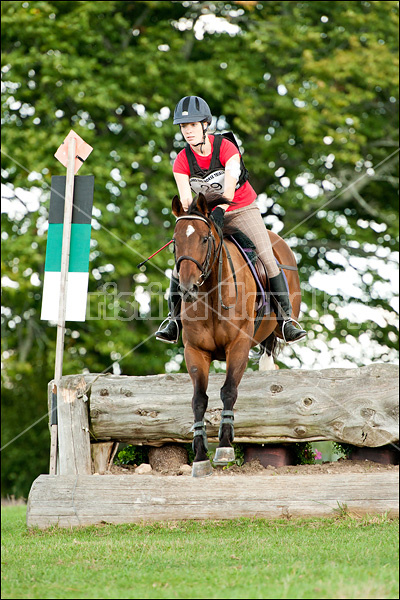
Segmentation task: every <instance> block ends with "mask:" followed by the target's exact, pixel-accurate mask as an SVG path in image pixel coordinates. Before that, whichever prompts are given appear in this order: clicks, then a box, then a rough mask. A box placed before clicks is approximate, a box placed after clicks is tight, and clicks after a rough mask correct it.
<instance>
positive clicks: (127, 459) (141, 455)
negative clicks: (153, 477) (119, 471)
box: [114, 444, 149, 467]
mask: <svg viewBox="0 0 400 600" xmlns="http://www.w3.org/2000/svg"><path fill="white" fill-rule="evenodd" d="M148 462H149V448H148V446H133V445H131V444H128V445H127V446H125V448H123V449H122V450H120V451H119V452H118V453H117V455H116V457H115V458H114V463H115V464H116V465H136V466H137V467H138V466H139V465H141V464H142V463H148Z"/></svg>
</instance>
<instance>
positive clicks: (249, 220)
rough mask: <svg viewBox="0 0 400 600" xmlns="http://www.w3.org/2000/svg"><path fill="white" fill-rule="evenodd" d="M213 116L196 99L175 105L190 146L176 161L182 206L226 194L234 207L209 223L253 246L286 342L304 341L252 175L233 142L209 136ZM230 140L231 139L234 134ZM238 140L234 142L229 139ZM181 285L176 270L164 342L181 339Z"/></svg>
mask: <svg viewBox="0 0 400 600" xmlns="http://www.w3.org/2000/svg"><path fill="white" fill-rule="evenodd" d="M211 121H212V115H211V111H210V108H209V106H208V104H207V102H205V100H203V99H202V98H200V97H198V96H186V97H185V98H182V99H181V100H180V101H179V102H178V104H177V105H176V108H175V112H174V125H179V126H180V129H181V133H182V135H183V137H184V138H185V140H186V142H187V146H186V148H185V149H184V150H182V151H181V152H180V153H179V154H178V156H177V157H176V159H175V162H174V166H173V173H174V177H175V181H176V184H177V187H178V192H179V196H180V200H181V203H182V206H183V208H184V209H185V210H187V209H188V207H189V205H190V204H191V202H192V199H193V198H192V192H195V193H197V194H198V193H200V192H204V191H206V190H214V191H217V192H219V193H220V194H223V195H224V197H225V198H227V199H228V200H232V201H233V202H234V205H232V206H229V205H228V204H225V205H222V206H218V207H217V208H215V209H214V210H213V212H212V213H211V215H210V218H211V219H212V220H213V221H214V223H215V224H216V225H217V226H218V227H219V228H220V229H221V230H222V229H223V228H224V226H229V228H230V229H231V228H233V229H239V230H240V231H242V232H243V233H244V234H245V235H246V236H247V237H248V238H250V240H251V241H252V242H253V244H254V245H255V248H256V252H257V254H258V256H259V257H260V259H261V260H262V262H263V264H264V266H265V268H266V270H267V273H268V279H269V290H267V291H270V294H271V296H270V297H271V300H272V302H273V307H274V310H275V313H276V317H277V322H278V325H279V327H280V330H281V334H282V337H283V339H284V340H285V341H286V342H287V343H294V342H297V341H299V340H302V339H303V338H305V336H306V332H305V331H304V330H303V329H298V328H297V327H295V325H294V321H293V320H292V318H291V315H292V307H291V304H290V299H289V294H288V290H287V287H286V282H285V278H284V276H283V273H282V271H281V270H280V268H279V266H278V265H277V262H276V260H275V257H274V254H273V251H272V245H271V241H270V237H269V235H268V232H267V230H266V228H265V224H264V221H263V219H262V216H261V212H260V210H259V208H258V206H257V205H256V203H255V199H256V197H257V194H256V192H255V191H254V189H253V188H252V186H251V185H250V183H249V181H248V173H247V170H246V168H245V166H244V163H243V160H242V157H241V155H240V153H239V150H238V148H237V146H236V145H235V143H233V141H229V139H227V138H226V137H224V136H222V135H211V134H209V133H208V127H209V125H210V124H211ZM231 135H232V134H231ZM229 137H230V136H229ZM230 139H232V140H234V138H232V137H230ZM180 302H181V296H180V294H179V280H178V273H177V271H176V269H175V270H174V272H173V273H172V277H171V285H170V296H169V310H170V312H169V315H168V324H167V325H166V326H165V327H163V328H162V325H161V327H160V329H159V330H158V331H157V332H156V338H157V339H158V340H160V341H162V342H167V343H175V342H177V341H178V337H179V325H178V322H177V320H179V315H178V313H179V306H180Z"/></svg>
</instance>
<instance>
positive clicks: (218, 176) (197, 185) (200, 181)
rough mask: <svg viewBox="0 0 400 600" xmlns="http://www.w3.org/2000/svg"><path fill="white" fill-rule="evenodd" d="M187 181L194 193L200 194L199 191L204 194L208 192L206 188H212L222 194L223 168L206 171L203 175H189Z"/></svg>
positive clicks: (223, 182)
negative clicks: (210, 171)
mask: <svg viewBox="0 0 400 600" xmlns="http://www.w3.org/2000/svg"><path fill="white" fill-rule="evenodd" d="M189 183H190V187H191V188H192V190H193V191H194V193H195V194H200V192H202V193H203V194H204V193H205V192H208V190H213V191H214V192H217V193H218V194H223V192H224V184H225V170H224V169H217V170H216V171H212V173H208V174H207V175H205V176H204V177H199V176H197V177H196V176H193V177H190V178H189Z"/></svg>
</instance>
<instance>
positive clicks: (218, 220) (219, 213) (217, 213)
mask: <svg viewBox="0 0 400 600" xmlns="http://www.w3.org/2000/svg"><path fill="white" fill-rule="evenodd" d="M224 217H225V211H224V209H223V208H221V207H220V206H217V208H214V210H213V211H212V213H211V214H210V219H211V221H213V222H214V223H215V225H216V226H217V227H219V228H220V229H222V228H223V226H224Z"/></svg>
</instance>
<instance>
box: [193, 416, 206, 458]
mask: <svg viewBox="0 0 400 600" xmlns="http://www.w3.org/2000/svg"><path fill="white" fill-rule="evenodd" d="M190 431H193V442H192V448H193V452H196V449H195V447H194V440H195V438H196V437H197V436H198V435H201V436H202V437H203V444H204V449H205V451H206V452H207V450H208V440H207V433H206V426H205V424H204V421H197V423H195V424H194V425H193V427H192V428H191V430H190Z"/></svg>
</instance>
